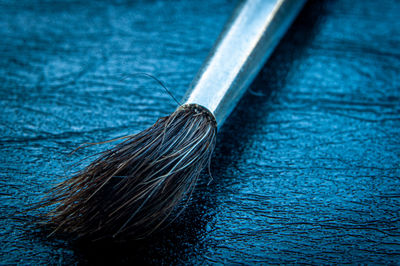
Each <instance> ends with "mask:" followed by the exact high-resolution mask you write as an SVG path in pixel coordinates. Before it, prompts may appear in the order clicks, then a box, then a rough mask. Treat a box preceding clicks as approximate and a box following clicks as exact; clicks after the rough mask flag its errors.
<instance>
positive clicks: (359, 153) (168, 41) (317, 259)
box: [0, 0, 400, 264]
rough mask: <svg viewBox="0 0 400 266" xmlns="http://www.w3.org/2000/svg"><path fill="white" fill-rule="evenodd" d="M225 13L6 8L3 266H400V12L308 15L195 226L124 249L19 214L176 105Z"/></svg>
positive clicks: (390, 1)
mask: <svg viewBox="0 0 400 266" xmlns="http://www.w3.org/2000/svg"><path fill="white" fill-rule="evenodd" d="M233 7H234V5H233V4H232V3H229V1H222V0H213V1H207V3H205V2H204V3H202V2H201V1H200V2H196V3H195V2H194V1H138V2H134V3H131V2H127V1H122V0H121V1H96V2H94V1H93V2H87V1H62V0H60V1H41V2H40V4H39V2H38V1H7V0H6V1H4V0H3V1H0V40H1V41H0V108H1V111H0V136H1V140H0V170H1V171H0V215H1V216H0V217H1V219H0V232H1V233H0V263H1V264H10V263H12V264H14V263H21V264H29V263H30V264H38V263H52V264H57V263H61V264H76V263H91V264H94V263H105V262H109V263H113V264H115V263H132V262H136V261H142V262H146V263H154V264H161V263H164V264H171V263H172V264H187V263H193V264H201V263H207V264H208V263H247V264H253V263H314V264H324V263H384V264H389V263H399V261H400V212H399V211H400V178H399V177H400V170H399V169H400V130H399V129H400V50H399V47H400V23H399V21H400V20H399V14H400V3H399V2H398V1H395V0H382V1H378V0H376V1H373V0H366V1H347V0H337V1H335V0H332V1H310V2H309V3H308V4H307V6H306V7H305V8H304V10H303V12H302V13H301V14H300V17H299V18H298V19H297V20H296V21H295V23H294V25H293V27H292V28H291V29H290V31H289V32H288V34H287V35H286V36H285V38H284V40H283V41H282V42H281V44H280V45H279V47H278V49H277V50H276V52H275V53H274V54H273V56H272V58H271V60H270V61H269V62H268V63H267V64H266V66H265V67H264V68H263V70H262V72H261V73H260V75H259V76H258V78H257V80H256V81H255V82H254V84H253V85H252V87H251V90H250V91H249V93H247V95H245V97H244V98H243V100H242V101H241V102H240V104H239V106H238V107H237V108H236V110H235V111H234V113H233V114H232V115H231V116H230V118H229V119H228V120H227V122H226V124H225V125H224V127H223V128H222V130H221V132H220V134H219V139H218V143H217V148H216V152H215V156H214V159H213V163H212V173H213V177H214V179H213V182H212V183H211V184H210V185H208V186H207V183H208V180H209V177H208V176H207V175H204V177H203V178H202V182H201V184H199V186H198V188H197V190H196V193H195V194H194V195H193V198H192V201H191V205H190V206H189V208H188V209H187V210H186V212H185V213H184V214H183V215H182V216H181V217H180V218H179V219H178V220H176V221H175V222H174V223H173V224H172V225H171V226H170V227H168V228H166V229H165V230H164V231H162V232H160V233H158V234H156V235H154V236H152V237H151V238H149V239H146V240H143V241H136V242H128V243H111V242H105V243H104V242H103V243H78V244H72V243H67V242H66V241H64V240H60V239H48V240H47V239H45V238H43V237H42V236H40V235H38V234H37V232H33V231H32V230H31V229H29V227H28V226H27V224H28V223H30V222H31V221H35V215H37V213H35V212H33V213H30V214H29V215H22V216H21V215H20V216H17V217H16V216H14V215H13V214H14V213H15V211H19V210H22V209H23V206H25V205H26V204H27V203H30V202H34V201H36V200H38V199H39V198H40V196H41V195H42V193H43V191H46V190H47V189H49V188H50V187H51V184H52V183H54V182H56V181H57V180H59V178H62V177H63V176H64V173H65V171H67V169H68V167H69V166H70V165H71V163H72V162H76V161H77V160H79V159H81V158H83V157H85V156H87V155H90V154H92V153H93V152H94V151H95V150H101V149H103V147H94V148H93V149H88V150H83V151H81V152H79V153H77V154H75V155H73V156H68V153H69V152H70V151H71V150H73V149H74V148H76V147H77V146H79V145H80V144H81V143H83V142H91V141H101V140H104V139H110V138H114V137H118V136H121V135H125V134H130V133H135V132H139V131H140V130H142V129H144V128H145V127H147V126H149V125H151V124H152V123H153V122H154V121H155V120H156V119H157V118H158V117H159V116H163V115H167V114H168V113H170V112H172V111H173V110H174V108H175V103H174V102H173V100H171V99H170V97H169V96H168V95H167V94H166V93H165V92H163V90H162V89H161V88H160V87H159V86H158V85H157V84H156V83H155V82H154V81H152V80H149V79H142V78H130V79H127V80H124V81H121V78H122V77H123V76H124V75H126V74H127V73H133V72H147V73H151V74H154V75H155V76H157V77H158V78H160V79H161V80H162V81H163V82H164V83H165V84H166V85H167V86H168V87H169V88H170V89H171V91H172V92H173V93H174V95H176V97H177V98H180V97H181V96H183V95H184V93H185V90H186V88H187V87H188V85H189V83H190V81H191V79H192V78H193V76H194V75H195V73H196V71H197V70H198V68H199V67H200V65H201V63H202V61H203V60H204V58H205V57H206V56H207V53H208V51H209V50H210V48H211V46H212V44H213V42H214V41H215V39H216V38H217V36H218V34H219V32H220V30H221V29H222V26H223V24H224V22H225V21H226V19H227V18H228V16H229V13H230V12H231V11H232V9H233Z"/></svg>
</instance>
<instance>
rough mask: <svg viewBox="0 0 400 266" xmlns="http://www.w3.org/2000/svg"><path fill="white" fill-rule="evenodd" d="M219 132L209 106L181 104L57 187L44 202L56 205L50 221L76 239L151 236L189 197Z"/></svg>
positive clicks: (55, 230) (54, 230)
mask: <svg viewBox="0 0 400 266" xmlns="http://www.w3.org/2000/svg"><path fill="white" fill-rule="evenodd" d="M216 134H217V127H216V122H215V119H214V117H213V116H212V114H211V113H209V112H208V111H207V110H206V109H205V108H203V107H200V106H197V105H193V104H191V105H184V106H181V107H180V108H179V109H178V110H177V111H175V112H174V113H173V114H171V115H170V116H167V117H162V118H160V119H159V120H158V121H157V122H156V123H155V124H154V125H153V126H151V127H149V128H148V129H146V130H144V131H142V132H140V133H138V134H136V135H132V136H127V137H126V139H125V140H124V141H123V142H121V143H119V144H117V145H116V146H115V147H114V148H112V149H110V150H107V151H104V152H103V153H102V154H101V155H100V157H99V158H98V159H96V160H95V161H93V162H92V163H91V164H90V165H88V166H87V167H86V168H84V169H83V170H82V171H81V172H79V173H78V174H76V175H75V176H73V177H71V178H70V179H68V180H66V181H64V182H63V183H61V184H60V185H58V186H56V187H54V188H53V189H52V190H51V192H50V194H49V196H48V197H47V198H46V199H45V200H44V201H43V202H42V203H41V206H49V205H51V206H54V207H53V210H52V211H50V212H49V213H47V214H46V215H45V217H44V218H45V223H46V224H47V225H51V228H53V229H52V234H53V233H68V234H72V235H74V236H76V237H92V236H96V237H108V236H114V237H117V236H120V235H124V237H126V236H129V237H131V238H132V237H133V238H141V237H143V236H146V235H148V234H149V233H151V232H153V231H154V230H156V229H157V228H159V226H160V225H161V224H163V223H164V222H165V221H166V219H167V218H168V217H169V216H170V215H171V214H174V215H176V214H177V213H178V212H177V209H178V208H177V207H178V206H179V207H182V204H180V202H181V201H182V200H183V199H185V200H186V199H189V198H190V194H191V193H192V191H193V189H194V187H195V185H196V182H197V179H198V177H199V175H200V172H201V171H202V170H203V169H204V168H205V167H206V166H207V165H208V166H209V164H210V159H211V155H212V153H213V150H214V147H215V140H216Z"/></svg>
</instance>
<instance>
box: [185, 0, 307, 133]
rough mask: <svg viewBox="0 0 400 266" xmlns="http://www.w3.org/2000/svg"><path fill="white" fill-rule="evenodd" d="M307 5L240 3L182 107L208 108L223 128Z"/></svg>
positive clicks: (300, 1)
mask: <svg viewBox="0 0 400 266" xmlns="http://www.w3.org/2000/svg"><path fill="white" fill-rule="evenodd" d="M305 2H306V0H247V1H243V2H241V3H240V4H239V6H238V7H237V8H236V9H235V11H234V12H233V15H232V17H231V18H230V20H229V21H228V23H227V24H226V26H225V28H224V30H223V31H222V33H221V35H220V36H219V38H218V40H217V42H216V44H215V45H214V47H213V49H212V50H211V53H210V55H209V56H208V58H207V59H206V61H205V62H204V64H203V66H202V67H201V69H200V71H199V72H198V74H197V75H196V77H195V78H194V80H193V81H192V83H191V85H190V87H189V90H188V92H187V93H186V95H185V97H184V100H183V103H184V104H198V105H201V106H203V107H205V108H207V109H208V110H209V111H210V112H211V113H212V114H213V115H214V117H215V119H216V121H217V125H218V127H220V126H221V125H222V124H223V123H224V121H225V119H226V118H227V117H228V116H229V114H230V113H231V112H232V110H233V108H234V107H235V106H236V104H237V102H238V101H239V99H240V98H241V97H242V95H243V94H244V92H245V90H246V88H247V87H248V86H249V85H250V83H251V82H252V81H253V79H254V78H255V76H256V75H257V73H258V72H259V70H260V68H261V67H262V66H263V65H264V64H265V62H266V60H267V59H268V57H269V56H270V55H271V53H272V51H273V50H274V48H275V46H276V45H277V44H278V42H279V40H280V39H281V38H282V36H283V35H284V33H285V32H286V30H287V29H288V28H289V26H290V24H291V23H292V22H293V20H294V18H295V17H296V16H297V14H298V13H299V11H300V9H301V8H302V6H303V5H304V3H305Z"/></svg>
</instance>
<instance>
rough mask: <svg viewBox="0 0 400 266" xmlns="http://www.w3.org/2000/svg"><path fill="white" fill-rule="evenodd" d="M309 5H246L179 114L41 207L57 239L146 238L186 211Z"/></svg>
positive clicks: (284, 1)
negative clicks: (226, 126) (226, 131)
mask: <svg viewBox="0 0 400 266" xmlns="http://www.w3.org/2000/svg"><path fill="white" fill-rule="evenodd" d="M304 2H305V0H248V1H243V2H240V3H239V5H238V7H237V8H236V9H235V10H234V12H233V15H232V17H231V18H230V20H229V21H228V23H227V24H226V26H225V28H224V30H223V31H222V33H221V35H220V36H219V38H218V40H217V42H216V44H215V46H214V47H213V48H212V50H211V53H210V55H209V57H208V58H207V59H206V61H205V62H204V64H203V66H202V67H201V69H200V71H199V72H198V74H197V76H196V77H195V78H194V80H193V82H192V84H191V86H190V88H189V90H188V92H187V94H186V96H185V97H184V99H183V101H182V102H183V104H181V105H180V106H179V107H178V108H177V110H176V111H175V112H174V113H172V114H171V115H170V116H167V117H162V118H160V119H158V121H157V122H156V123H155V124H154V125H152V126H151V127H149V128H148V129H146V130H144V131H142V132H140V133H138V134H135V135H130V136H126V137H123V138H120V140H122V142H120V143H118V144H116V145H115V146H114V147H113V148H111V149H109V150H106V151H104V152H102V153H101V154H100V156H99V157H98V158H97V159H95V160H94V161H93V162H92V163H91V164H89V165H88V166H87V167H86V168H84V169H83V170H81V171H80V172H78V173H77V174H75V175H74V176H72V177H71V178H70V179H67V180H66V181H64V182H62V183H61V184H59V185H58V186H56V187H54V188H53V189H52V190H51V191H50V194H49V195H48V196H47V197H46V198H45V200H44V201H42V202H41V203H40V206H42V207H43V206H52V210H51V211H50V212H48V213H46V214H45V215H44V217H43V219H44V222H45V224H47V225H49V226H50V228H51V234H54V233H68V234H71V235H73V236H76V237H90V238H93V237H96V238H98V237H107V236H113V237H118V236H123V237H124V238H125V237H129V238H140V237H144V236H147V235H148V234H150V233H151V232H153V231H154V230H156V229H157V228H159V227H160V225H162V224H163V223H164V222H165V221H167V220H169V219H168V217H170V216H171V215H173V217H176V215H178V214H179V213H180V211H182V209H183V208H182V206H184V205H185V204H182V202H183V203H185V202H184V201H186V202H187V201H188V200H189V199H190V195H191V193H192V192H193V189H194V187H195V185H196V182H197V180H198V178H199V176H200V173H201V172H202V170H204V169H205V168H207V166H208V169H209V166H210V161H211V157H212V154H213V150H214V147H215V142H216V137H217V129H218V128H220V127H221V126H222V125H223V123H224V121H225V119H226V118H227V117H228V116H229V114H230V113H231V112H232V110H233V109H234V107H235V106H236V104H237V102H238V101H239V99H240V98H241V97H242V95H243V94H244V92H245V90H246V88H247V87H248V86H249V84H250V83H251V82H252V81H253V79H254V78H255V76H256V75H257V73H258V72H259V70H260V68H261V67H262V66H263V65H264V63H265V62H266V60H267V58H268V57H269V56H270V55H271V53H272V51H273V50H274V48H275V46H276V45H277V44H278V42H279V40H280V39H281V38H282V36H283V35H284V33H285V32H286V31H287V29H288V27H289V26H290V24H291V23H292V21H293V20H294V18H295V17H296V15H297V14H298V13H299V11H300V9H301V8H302V6H303V4H304Z"/></svg>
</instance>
